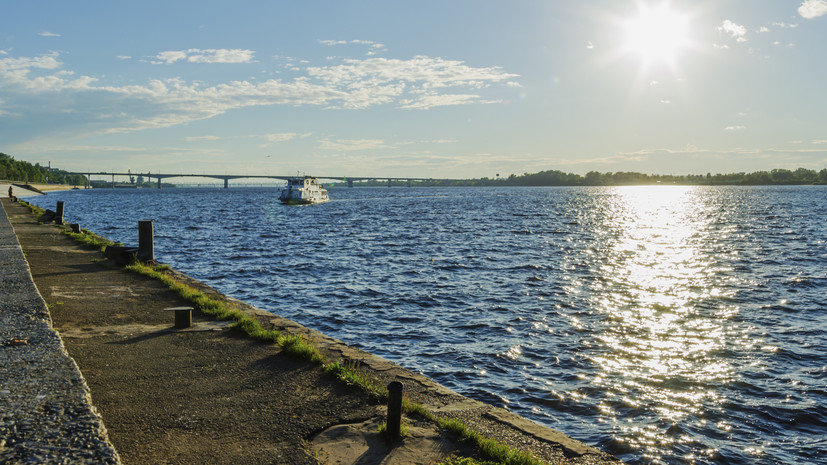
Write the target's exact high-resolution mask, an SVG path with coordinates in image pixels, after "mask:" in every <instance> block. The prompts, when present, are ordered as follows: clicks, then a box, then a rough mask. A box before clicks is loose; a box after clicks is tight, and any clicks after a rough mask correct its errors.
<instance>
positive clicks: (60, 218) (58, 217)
mask: <svg viewBox="0 0 827 465" xmlns="http://www.w3.org/2000/svg"><path fill="white" fill-rule="evenodd" d="M63 206H64V202H63V201H62V200H58V201H57V207H56V208H55V210H57V211H56V212H55V224H63Z"/></svg>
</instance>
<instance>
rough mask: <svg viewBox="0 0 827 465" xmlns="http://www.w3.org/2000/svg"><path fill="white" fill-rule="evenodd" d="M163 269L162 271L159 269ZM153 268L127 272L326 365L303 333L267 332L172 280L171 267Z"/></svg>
mask: <svg viewBox="0 0 827 465" xmlns="http://www.w3.org/2000/svg"><path fill="white" fill-rule="evenodd" d="M158 268H160V270H159V269H158ZM158 268H156V267H152V266H149V265H145V264H143V263H140V262H136V263H133V264H131V265H128V266H126V270H127V271H131V272H133V273H138V274H141V275H144V276H147V277H149V278H152V279H157V280H158V281H161V282H162V283H164V284H165V285H166V286H167V287H168V288H169V289H170V290H172V291H173V292H175V293H176V294H178V296H180V297H181V298H182V299H184V300H186V301H188V302H190V303H191V304H193V306H194V307H195V308H196V309H198V310H200V311H201V312H202V313H204V314H206V315H210V316H212V317H213V318H216V319H218V320H222V321H226V320H233V321H234V323H233V324H232V325H231V326H230V328H231V329H233V330H235V331H240V332H242V333H245V334H246V335H247V336H249V337H251V338H253V339H256V340H259V341H262V342H265V343H268V344H275V345H277V346H279V347H280V348H281V349H282V350H283V351H284V352H285V353H286V354H287V355H290V356H292V357H294V358H297V359H300V360H305V361H308V362H311V363H318V364H320V365H324V364H325V362H326V359H325V357H324V355H322V353H321V352H319V349H317V348H316V347H314V346H313V345H312V344H310V343H308V342H307V340H306V339H305V338H304V337H303V336H302V335H300V334H291V335H284V334H281V332H280V331H278V330H275V329H264V328H263V327H262V326H261V323H259V322H258V320H256V319H255V318H253V317H252V316H250V315H247V314H246V313H244V312H240V311H238V310H233V309H230V308H228V307H227V306H226V305H225V304H224V303H223V302H221V301H218V300H215V299H213V298H210V297H209V296H207V295H206V294H204V293H203V292H201V291H199V290H197V289H193V288H192V287H190V286H187V285H186V284H184V283H182V282H180V281H178V280H176V279H175V278H172V277H171V276H169V275H167V274H166V273H164V272H163V270H165V269H168V268H169V267H164V266H161V267H158Z"/></svg>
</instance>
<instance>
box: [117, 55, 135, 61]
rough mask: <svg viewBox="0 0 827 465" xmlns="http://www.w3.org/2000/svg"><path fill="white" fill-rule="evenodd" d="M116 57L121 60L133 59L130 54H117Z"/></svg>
mask: <svg viewBox="0 0 827 465" xmlns="http://www.w3.org/2000/svg"><path fill="white" fill-rule="evenodd" d="M115 58H117V59H119V60H131V59H132V57H131V56H129V55H117V56H115Z"/></svg>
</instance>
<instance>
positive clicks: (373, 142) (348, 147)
mask: <svg viewBox="0 0 827 465" xmlns="http://www.w3.org/2000/svg"><path fill="white" fill-rule="evenodd" d="M319 148H320V149H322V150H332V151H336V152H353V151H361V150H376V149H390V148H393V146H392V145H390V144H388V143H387V142H385V141H384V140H382V139H337V140H327V139H325V140H321V141H319Z"/></svg>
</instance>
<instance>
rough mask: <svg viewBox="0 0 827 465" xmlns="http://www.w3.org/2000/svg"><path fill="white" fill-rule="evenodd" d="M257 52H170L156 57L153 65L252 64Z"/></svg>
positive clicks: (192, 49) (235, 49)
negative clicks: (184, 63) (183, 62)
mask: <svg viewBox="0 0 827 465" xmlns="http://www.w3.org/2000/svg"><path fill="white" fill-rule="evenodd" d="M254 55H255V52H253V51H252V50H243V49H240V48H234V49H226V48H221V49H212V48H211V49H204V50H201V49H197V48H191V49H189V50H168V51H165V52H161V53H159V54H157V55H155V56H154V57H153V58H154V60H152V61H151V63H152V64H156V65H160V64H172V63H175V62H177V61H186V62H188V63H250V62H251V61H252V60H253V56H254Z"/></svg>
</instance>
